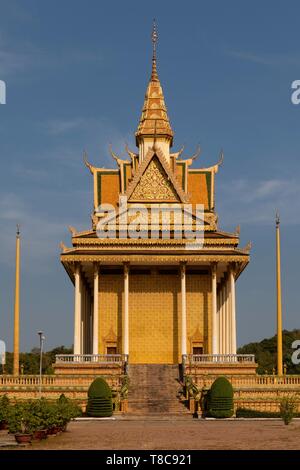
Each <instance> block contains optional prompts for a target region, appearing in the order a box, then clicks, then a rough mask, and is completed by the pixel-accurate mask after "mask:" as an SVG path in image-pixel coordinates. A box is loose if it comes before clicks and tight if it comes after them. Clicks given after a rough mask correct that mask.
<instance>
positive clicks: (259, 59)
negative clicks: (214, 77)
mask: <svg viewBox="0 0 300 470" xmlns="http://www.w3.org/2000/svg"><path fill="white" fill-rule="evenodd" d="M225 54H226V55H228V56H230V57H233V58H235V59H239V60H243V61H245V62H253V63H256V64H261V65H266V66H282V65H294V66H299V65H300V54H299V55H288V54H266V55H263V54H257V53H253V52H247V51H238V50H232V49H226V50H225Z"/></svg>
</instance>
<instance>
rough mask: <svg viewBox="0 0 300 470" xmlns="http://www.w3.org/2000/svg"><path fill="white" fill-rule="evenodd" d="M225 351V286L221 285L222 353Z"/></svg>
mask: <svg viewBox="0 0 300 470" xmlns="http://www.w3.org/2000/svg"><path fill="white" fill-rule="evenodd" d="M225 352H226V288H225V281H224V285H223V287H222V354H225Z"/></svg>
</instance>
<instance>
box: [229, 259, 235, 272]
mask: <svg viewBox="0 0 300 470" xmlns="http://www.w3.org/2000/svg"><path fill="white" fill-rule="evenodd" d="M229 272H230V273H232V274H235V273H236V263H235V262H234V261H232V262H231V263H229Z"/></svg>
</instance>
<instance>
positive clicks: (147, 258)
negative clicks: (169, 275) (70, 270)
mask: <svg viewBox="0 0 300 470" xmlns="http://www.w3.org/2000/svg"><path fill="white" fill-rule="evenodd" d="M61 262H62V263H63V264H65V263H76V262H88V263H93V262H99V263H112V264H113V263H136V264H137V263H141V264H143V263H145V264H158V265H160V264H178V263H180V262H186V263H191V264H201V263H213V262H219V263H232V262H235V263H243V264H244V263H245V264H248V262H249V256H247V255H234V254H231V255H224V254H202V255H199V254H194V253H182V254H180V255H172V254H164V255H153V254H149V255H144V254H129V253H126V254H124V255H122V254H120V255H116V254H115V253H112V254H88V253H87V254H77V255H76V254H67V253H66V254H62V255H61Z"/></svg>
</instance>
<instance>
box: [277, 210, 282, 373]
mask: <svg viewBox="0 0 300 470" xmlns="http://www.w3.org/2000/svg"><path fill="white" fill-rule="evenodd" d="M276 272H277V374H278V375H282V374H283V367H282V310H281V268H280V218H279V214H278V213H277V214H276Z"/></svg>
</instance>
